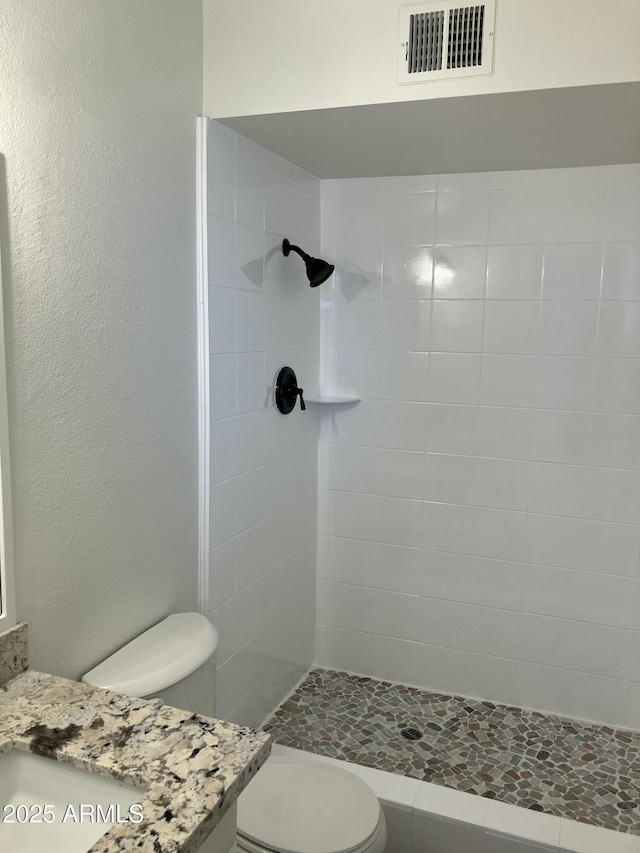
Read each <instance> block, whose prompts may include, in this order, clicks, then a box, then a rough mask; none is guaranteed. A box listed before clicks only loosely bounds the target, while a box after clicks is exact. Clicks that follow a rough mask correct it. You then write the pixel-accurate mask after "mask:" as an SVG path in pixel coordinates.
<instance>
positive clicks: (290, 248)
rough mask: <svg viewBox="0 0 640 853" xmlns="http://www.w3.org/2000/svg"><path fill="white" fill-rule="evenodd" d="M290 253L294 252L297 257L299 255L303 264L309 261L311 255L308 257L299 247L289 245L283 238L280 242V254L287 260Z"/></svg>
mask: <svg viewBox="0 0 640 853" xmlns="http://www.w3.org/2000/svg"><path fill="white" fill-rule="evenodd" d="M290 252H295V253H296V254H297V255H300V257H301V258H302V260H303V261H304V262H305V263H306V262H307V261H308V260H310V259H311V255H308V254H307V253H306V252H305V251H304V249H301V248H300V246H294V245H293V243H290V242H289V241H288V240H287V239H286V237H285V239H284V240H283V241H282V254H283V255H284V256H285V258H288V257H289V254H290Z"/></svg>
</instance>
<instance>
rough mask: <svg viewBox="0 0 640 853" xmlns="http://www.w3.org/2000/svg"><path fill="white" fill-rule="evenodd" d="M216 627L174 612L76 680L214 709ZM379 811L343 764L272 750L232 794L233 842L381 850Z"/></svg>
mask: <svg viewBox="0 0 640 853" xmlns="http://www.w3.org/2000/svg"><path fill="white" fill-rule="evenodd" d="M217 646H218V632H217V630H216V629H215V628H214V626H213V625H212V624H211V623H210V622H209V620H208V619H206V618H205V617H204V616H202V615H201V614H199V613H176V614H174V615H172V616H168V617H167V618H166V619H164V620H163V621H162V622H159V623H158V624H157V625H154V626H153V628H150V629H149V630H148V631H145V632H144V633H143V634H141V635H140V636H139V637H136V638H135V639H134V640H132V641H131V642H130V643H128V644H127V645H126V646H123V647H122V648H121V649H119V650H118V651H117V652H115V654H113V655H111V657H108V658H107V659H106V660H104V661H103V662H102V663H101V664H99V665H98V666H96V667H95V668H94V669H92V670H91V671H90V672H88V673H87V674H86V675H85V676H83V679H82V680H83V681H84V682H85V683H86V684H90V685H92V686H93V687H102V688H104V689H106V690H113V691H115V692H116V693H124V694H127V695H128V696H135V697H138V698H149V699H151V698H156V697H157V698H160V699H162V700H163V701H164V702H165V703H166V704H168V705H173V706H175V707H177V708H183V709H184V710H187V711H193V712H195V713H198V714H205V715H206V716H209V717H214V716H215V675H216V672H215V652H216V648H217ZM386 840H387V830H386V825H385V820H384V814H383V811H382V808H381V806H380V803H379V802H378V799H377V797H376V795H375V794H374V792H373V791H372V790H371V788H370V787H369V786H368V785H367V784H366V782H364V781H363V780H362V779H360V778H359V777H357V776H356V775H355V774H354V773H352V772H350V771H349V770H345V769H343V768H342V767H339V766H337V765H335V764H333V763H330V762H325V761H322V760H317V759H314V758H311V757H307V756H305V755H304V754H302V753H298V751H297V750H286V751H285V750H283V749H281V748H280V749H275V750H274V754H272V755H271V756H270V757H269V758H268V759H267V761H266V762H265V764H264V765H263V767H262V768H261V769H260V771H259V772H258V773H257V775H256V776H255V778H254V779H252V781H251V782H250V783H249V785H248V786H247V788H246V789H245V791H244V792H243V793H242V794H241V795H240V797H239V799H238V829H237V838H236V846H237V849H238V850H239V851H244V852H245V853H383V851H384V848H385V845H386Z"/></svg>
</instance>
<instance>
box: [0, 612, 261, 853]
mask: <svg viewBox="0 0 640 853" xmlns="http://www.w3.org/2000/svg"><path fill="white" fill-rule="evenodd" d="M17 632H18V633H17ZM19 632H23V633H22V634H20V633H19ZM10 647H11V651H9V648H10ZM7 666H9V671H10V675H11V677H10V679H9V680H7V678H6V672H7ZM26 666H27V655H26V626H17V628H15V629H12V630H11V631H8V632H5V633H4V634H0V685H3V686H0V752H4V751H6V750H8V749H21V750H25V751H31V752H33V753H36V754H38V755H43V756H46V757H49V758H53V759H56V760H58V761H62V762H64V763H66V764H72V765H74V766H76V767H81V768H84V769H86V770H88V771H90V772H92V773H100V774H103V775H106V776H109V777H111V778H115V779H118V780H119V781H122V782H127V783H129V784H132V785H135V786H138V787H140V788H143V789H144V791H143V792H142V793H141V795H140V803H141V805H142V807H143V814H144V819H143V821H142V822H140V823H137V824H134V823H123V824H119V825H116V826H114V827H113V828H112V829H111V830H109V831H108V832H107V833H106V834H105V835H104V836H103V837H102V838H101V839H100V841H98V842H97V843H96V844H95V845H94V846H93V847H92V848H91V851H90V853H128V851H136V853H195V851H197V850H198V848H199V847H200V845H201V844H202V843H203V842H204V840H205V839H206V837H207V836H208V835H209V833H210V832H211V831H212V829H214V828H215V827H216V826H217V824H218V823H219V822H220V820H221V818H222V817H223V816H224V814H225V812H226V811H227V808H228V807H229V806H230V805H232V803H233V802H235V800H236V799H237V797H238V795H239V794H240V792H241V791H242V790H243V789H244V787H245V786H246V785H247V783H248V782H249V780H250V779H251V778H252V777H253V775H254V774H255V773H256V771H257V770H258V769H259V768H260V767H261V766H262V764H264V762H265V761H266V759H267V757H268V755H269V752H270V749H271V739H270V737H269V736H268V735H265V734H263V733H259V732H254V731H252V730H251V729H246V728H243V727H241V726H236V725H234V724H233V723H227V722H223V721H221V720H214V719H211V718H209V717H201V716H199V715H197V714H191V713H189V712H187V711H180V710H177V709H176V708H170V707H168V706H164V705H162V702H161V701H160V700H157V699H156V700H149V701H147V700H144V699H132V698H130V697H127V696H122V695H120V694H118V693H112V692H110V691H108V690H100V689H96V688H93V687H89V686H88V685H85V684H82V683H79V682H77V681H68V680H67V679H64V678H58V677H57V676H52V675H45V674H43V673H39V672H33V671H31V670H27V669H26ZM20 667H22V669H23V670H25V671H23V672H20V673H19V674H15V670H16V669H17V668H18V669H19V668H20ZM3 672H4V673H5V675H4V677H3ZM3 682H5V683H4V684H3Z"/></svg>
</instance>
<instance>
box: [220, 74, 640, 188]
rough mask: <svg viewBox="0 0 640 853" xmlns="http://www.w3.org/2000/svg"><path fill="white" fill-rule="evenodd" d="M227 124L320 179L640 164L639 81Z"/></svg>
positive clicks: (239, 119) (248, 119) (291, 114)
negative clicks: (639, 162)
mask: <svg viewBox="0 0 640 853" xmlns="http://www.w3.org/2000/svg"><path fill="white" fill-rule="evenodd" d="M214 118H215V116H214ZM221 121H222V122H223V124H226V125H227V126H228V127H231V128H233V130H236V131H238V132H239V133H241V134H243V135H244V136H247V137H248V138H249V139H252V140H253V141H254V142H257V143H258V144H259V145H262V146H264V147H265V148H268V149H270V150H271V151H274V152H276V153H277V154H279V155H281V156H282V157H285V158H286V159H287V160H289V161H291V162H293V163H296V164H298V165H299V166H301V167H302V168H303V169H306V170H307V171H309V172H311V173H312V174H313V175H316V176H317V177H319V178H357V177H374V176H382V175H415V174H434V173H440V174H447V173H451V172H478V171H500V170H510V169H542V168H553V167H562V166H594V165H601V164H607V163H631V162H638V161H640V83H615V84H609V85H601V86H581V87H572V88H564V89H545V90H541V91H528V92H508V93H500V94H489V95H475V96H471V97H458V98H441V99H438V100H428V101H409V102H402V103H386V104H372V105H368V106H355V107H342V108H338V109H324V110H308V111H307V110H303V111H299V112H287V113H271V114H268V115H253V116H239V117H235V118H224V119H221Z"/></svg>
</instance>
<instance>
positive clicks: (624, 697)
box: [316, 166, 640, 728]
mask: <svg viewBox="0 0 640 853" xmlns="http://www.w3.org/2000/svg"><path fill="white" fill-rule="evenodd" d="M322 245H323V249H322V251H323V253H324V256H328V257H335V262H336V265H337V273H336V275H335V277H334V278H333V279H332V281H331V284H328V285H325V286H324V288H323V289H322V300H323V301H322V305H321V312H322V314H321V346H322V350H321V373H320V380H321V384H322V386H323V390H325V391H326V392H328V393H331V392H343V393H345V392H347V393H348V392H353V391H355V392H358V393H359V394H361V396H362V397H363V400H362V402H361V403H359V404H357V405H353V406H349V407H340V408H338V407H335V408H332V409H331V411H327V412H323V422H322V425H321V434H320V441H321V443H320V466H319V470H320V489H321V490H320V502H319V514H318V523H319V534H320V535H319V545H318V560H319V562H318V597H317V608H318V614H317V622H318V627H317V635H316V636H317V640H316V659H317V661H318V662H319V663H320V664H322V665H327V666H331V667H337V668H344V669H347V670H351V671H354V672H359V673H364V674H368V675H373V676H374V677H379V678H383V679H390V680H394V681H400V682H405V683H409V684H415V685H420V686H425V687H428V688H433V689H436V690H442V691H446V692H451V691H453V692H456V693H460V694H463V695H469V696H475V697H481V698H487V699H493V700H496V701H504V702H509V703H515V704H518V705H523V706H526V707H533V708H538V709H542V710H549V711H554V712H558V713H562V714H567V715H573V716H575V717H579V718H585V719H593V720H598V721H604V722H608V723H611V724H617V725H623V726H625V725H626V726H631V727H634V728H639V727H640V595H639V592H640V579H639V541H640V540H639V530H640V527H639V523H640V471H639V469H640V167H639V166H612V167H602V168H585V169H581V168H578V169H562V170H553V171H549V172H547V171H531V172H519V173H508V172H506V173H494V174H477V175H473V174H469V175H452V176H440V177H439V178H436V177H430V176H422V177H416V178H388V179H372V180H338V181H323V182H322ZM326 408H327V409H329V407H326Z"/></svg>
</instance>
